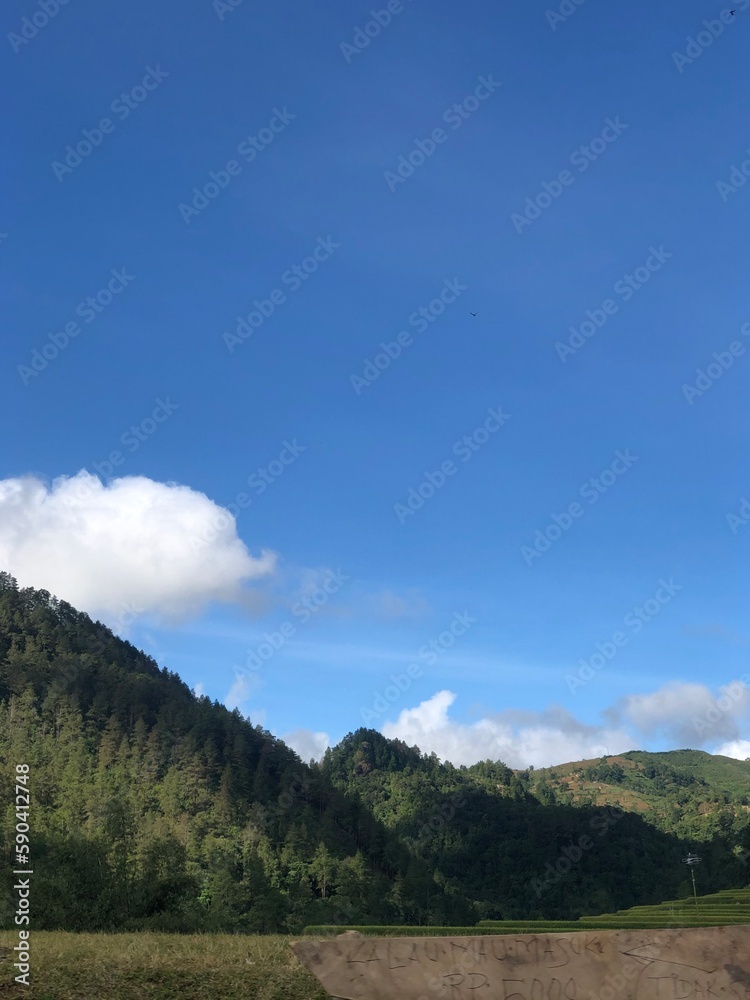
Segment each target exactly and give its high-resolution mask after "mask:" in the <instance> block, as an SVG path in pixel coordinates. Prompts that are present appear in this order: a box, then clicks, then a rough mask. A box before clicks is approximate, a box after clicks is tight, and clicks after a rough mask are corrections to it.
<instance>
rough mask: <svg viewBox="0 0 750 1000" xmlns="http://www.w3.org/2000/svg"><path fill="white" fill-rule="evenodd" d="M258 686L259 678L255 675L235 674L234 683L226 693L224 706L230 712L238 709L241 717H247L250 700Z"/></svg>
mask: <svg viewBox="0 0 750 1000" xmlns="http://www.w3.org/2000/svg"><path fill="white" fill-rule="evenodd" d="M260 686H261V682H260V678H258V677H257V676H256V675H255V674H240V673H235V675H234V683H233V684H232V686H231V687H230V689H229V690H228V691H227V695H226V698H225V699H224V704H225V705H226V707H227V708H228V709H229V711H230V712H231V711H233V710H234V709H235V708H239V710H240V712H242V714H243V715H247V712H248V708H249V703H250V698H251V697H252V695H253V694H254V693H255V692H256V691H257V690H258V689H259V688H260Z"/></svg>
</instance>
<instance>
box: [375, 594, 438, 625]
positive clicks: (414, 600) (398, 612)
mask: <svg viewBox="0 0 750 1000" xmlns="http://www.w3.org/2000/svg"><path fill="white" fill-rule="evenodd" d="M369 609H370V610H371V612H372V613H373V614H374V615H375V616H376V617H377V618H386V619H398V618H413V619H420V618H424V616H425V615H427V614H429V612H430V605H429V604H428V603H427V601H426V600H425V599H424V597H423V596H422V594H420V593H419V591H418V590H414V589H412V590H409V591H407V592H406V593H405V594H403V595H402V594H397V593H396V592H395V591H393V590H382V591H381V592H380V593H378V594H373V596H372V597H371V598H370V600H369Z"/></svg>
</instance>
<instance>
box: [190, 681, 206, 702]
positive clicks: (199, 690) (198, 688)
mask: <svg viewBox="0 0 750 1000" xmlns="http://www.w3.org/2000/svg"><path fill="white" fill-rule="evenodd" d="M205 693H206V689H205V688H204V687H203V685H202V684H201V683H200V681H199V682H198V683H197V684H196V685H195V687H194V688H193V694H194V695H195V697H196V698H202V697H203V695H204V694H205Z"/></svg>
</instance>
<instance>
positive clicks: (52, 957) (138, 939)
mask: <svg viewBox="0 0 750 1000" xmlns="http://www.w3.org/2000/svg"><path fill="white" fill-rule="evenodd" d="M291 940H292V939H291V938H288V937H245V936H241V935H232V934H221V935H210V936H209V935H185V936H182V935H170V934H66V933H63V932H43V931H39V932H32V937H31V954H32V956H33V957H32V961H31V969H32V974H31V985H30V986H29V987H26V986H22V985H18V984H16V983H14V981H13V977H14V975H15V973H16V970H15V969H14V968H13V966H12V962H13V958H12V957H11V955H9V954H8V952H7V949H8V948H12V947H13V946H14V945H15V944H17V943H18V938H17V937H16V935H15V934H14V933H13V932H12V931H3V932H1V933H0V956H1V957H0V1000H17V998H21V997H24V998H27V1000H146V998H148V1000H240V998H241V1000H248V998H252V1000H330V998H329V997H328V996H327V994H326V993H325V992H324V991H323V990H321V989H320V987H319V986H318V985H317V983H316V981H315V980H314V979H313V977H312V976H310V975H309V974H308V972H307V971H306V970H305V969H303V968H302V966H301V965H300V964H299V962H298V961H297V959H296V958H295V957H294V954H293V952H292V950H291V948H290V947H289V942H290V941H291Z"/></svg>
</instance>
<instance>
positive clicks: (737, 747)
mask: <svg viewBox="0 0 750 1000" xmlns="http://www.w3.org/2000/svg"><path fill="white" fill-rule="evenodd" d="M713 752H714V753H715V754H718V755H719V756H720V757H736V758H737V760H750V740H732V742H731V743H722V745H721V746H720V747H717V748H716V749H715V750H714V751H713Z"/></svg>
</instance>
